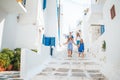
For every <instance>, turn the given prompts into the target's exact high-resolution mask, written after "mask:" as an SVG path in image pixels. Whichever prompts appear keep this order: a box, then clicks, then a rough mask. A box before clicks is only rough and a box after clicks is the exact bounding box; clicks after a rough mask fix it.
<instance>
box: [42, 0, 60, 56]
mask: <svg viewBox="0 0 120 80" xmlns="http://www.w3.org/2000/svg"><path fill="white" fill-rule="evenodd" d="M43 15H44V22H45V30H44V34H45V36H46V37H55V39H56V40H55V41H56V46H57V44H58V22H57V3H56V0H47V4H46V9H45V10H44V13H43ZM41 49H42V51H43V52H42V53H48V54H50V47H49V46H44V45H42V47H41ZM45 49H46V50H45ZM54 50H55V49H54Z"/></svg>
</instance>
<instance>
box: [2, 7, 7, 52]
mask: <svg viewBox="0 0 120 80" xmlns="http://www.w3.org/2000/svg"><path fill="white" fill-rule="evenodd" d="M6 15H7V13H6V12H5V11H4V10H2V9H0V50H1V45H2V37H3V30H4V23H5V18H6Z"/></svg>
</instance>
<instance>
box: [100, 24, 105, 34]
mask: <svg viewBox="0 0 120 80" xmlns="http://www.w3.org/2000/svg"><path fill="white" fill-rule="evenodd" d="M104 32H105V27H104V25H101V35H102V34H103V33H104Z"/></svg>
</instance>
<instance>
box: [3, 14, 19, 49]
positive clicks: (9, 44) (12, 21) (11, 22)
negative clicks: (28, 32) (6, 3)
mask: <svg viewBox="0 0 120 80" xmlns="http://www.w3.org/2000/svg"><path fill="white" fill-rule="evenodd" d="M16 16H17V15H16V14H8V15H7V16H6V19H5V23H4V30H3V39H2V48H10V49H14V48H15V40H16V28H17V18H16Z"/></svg>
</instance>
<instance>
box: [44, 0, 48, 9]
mask: <svg viewBox="0 0 120 80" xmlns="http://www.w3.org/2000/svg"><path fill="white" fill-rule="evenodd" d="M46 4H47V0H43V10H45V8H46Z"/></svg>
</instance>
